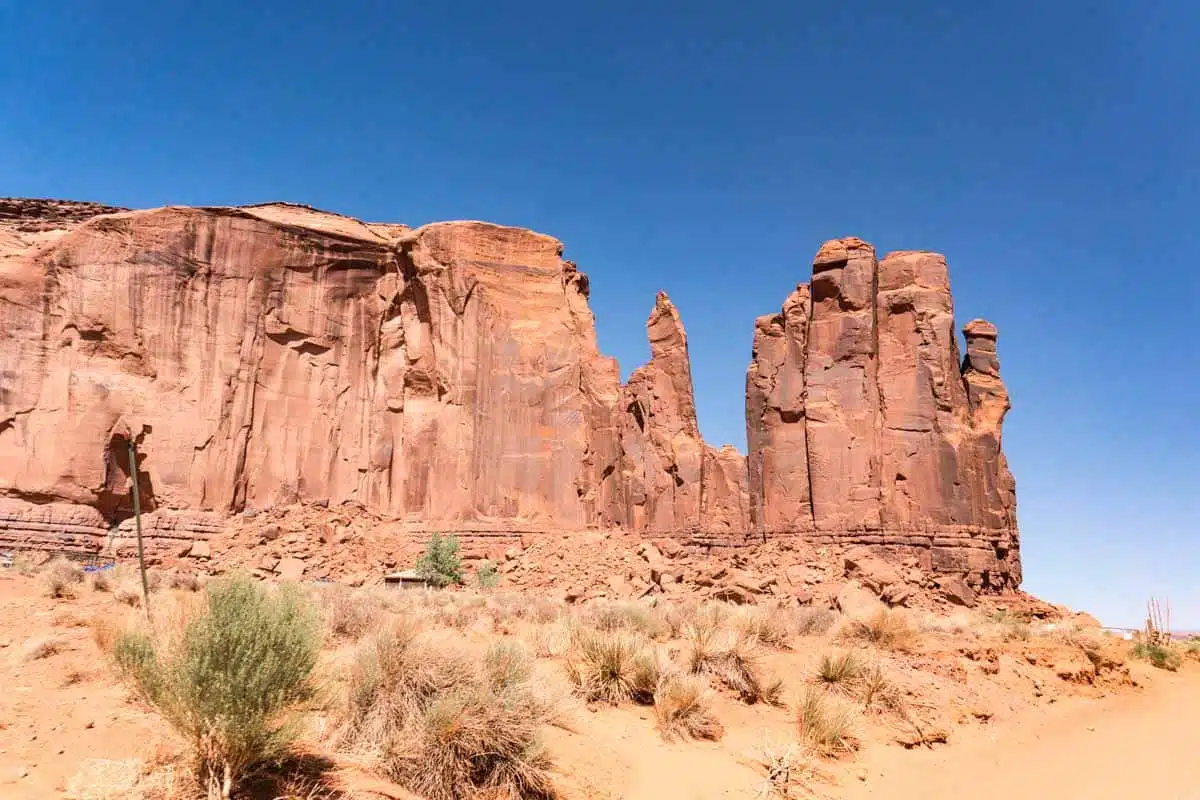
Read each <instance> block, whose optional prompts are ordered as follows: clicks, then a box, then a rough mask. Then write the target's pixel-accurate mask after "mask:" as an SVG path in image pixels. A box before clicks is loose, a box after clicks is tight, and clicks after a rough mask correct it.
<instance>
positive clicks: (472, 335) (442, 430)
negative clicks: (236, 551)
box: [0, 199, 1020, 588]
mask: <svg viewBox="0 0 1200 800" xmlns="http://www.w3.org/2000/svg"><path fill="white" fill-rule="evenodd" d="M813 273H814V274H813V280H812V282H811V284H804V285H801V286H800V287H798V288H797V290H796V292H795V293H793V295H792V296H791V297H790V298H788V300H787V302H786V303H785V304H784V307H783V310H782V311H781V313H780V314H777V315H771V316H768V317H762V318H760V319H759V320H758V321H757V323H756V326H755V334H754V357H753V363H752V365H751V368H750V373H749V375H748V379H747V432H748V444H749V456H748V457H743V456H742V455H741V454H739V453H738V452H737V451H736V450H734V449H733V448H730V447H724V448H720V449H717V448H713V447H711V446H709V445H708V444H706V443H705V442H704V441H703V439H702V437H701V436H700V432H699V426H698V424H697V419H696V406H695V398H694V393H693V387H692V379H691V367H690V357H689V352H688V343H687V336H686V333H685V331H684V327H683V324H682V321H681V319H680V316H679V313H678V311H677V309H676V308H675V307H674V305H673V304H672V303H671V301H670V299H669V298H668V297H667V296H666V295H665V294H662V293H660V294H659V296H658V298H657V300H656V302H655V306H654V309H653V311H652V313H651V315H650V318H649V320H648V322H647V333H648V338H649V342H650V351H651V359H650V361H649V362H648V363H647V364H645V365H643V366H641V367H639V368H638V369H637V370H635V371H634V372H633V374H632V375H631V377H630V379H629V381H628V382H627V383H626V384H624V385H622V384H621V382H620V373H619V370H618V367H617V364H616V362H615V361H614V360H613V359H611V358H608V357H605V356H603V355H602V354H600V352H599V350H598V348H597V345H596V332H595V322H594V319H593V316H592V312H591V310H590V308H589V306H588V279H587V276H586V275H585V274H584V273H583V272H581V271H579V270H578V269H577V268H576V266H575V265H574V264H572V263H571V262H569V261H565V260H563V258H562V245H561V243H559V242H558V241H557V240H555V239H553V238H551V237H548V236H544V235H541V234H537V233H533V232H531V231H528V230H524V229H518V228H506V227H501V226H497V225H491V224H487V223H482V222H448V223H435V224H431V225H427V226H424V227H422V228H418V229H415V230H413V229H409V228H407V227H406V226H403V225H394V224H375V223H363V222H360V221H358V220H354V219H350V218H347V217H342V216H339V215H336V214H329V213H326V212H320V211H316V210H314V209H310V208H307V207H304V206H295V205H289V204H268V205H260V206H248V207H242V208H188V207H169V208H162V209H153V210H145V211H126V210H122V209H116V208H112V207H106V206H98V205H95V204H78V203H69V202H63V201H32V200H15V199H7V200H0V330H2V331H3V334H2V338H0V501H2V502H0V546H2V545H4V544H11V545H17V546H23V547H41V548H47V549H75V550H80V551H97V550H100V549H104V548H110V549H111V548H113V547H116V548H117V549H121V548H122V547H125V546H126V545H127V543H128V541H129V538H128V535H129V533H130V531H131V530H132V529H131V527H130V525H131V522H132V521H131V520H130V515H131V496H130V483H131V481H130V474H131V471H132V470H131V467H130V463H129V450H130V445H131V443H132V446H133V448H134V450H135V452H136V454H137V458H138V486H139V489H140V494H141V499H142V507H143V509H144V511H145V512H146V514H145V516H144V519H143V527H144V530H145V532H146V537H147V540H148V541H150V542H151V546H152V547H157V548H178V547H184V546H186V543H187V542H190V541H191V540H193V539H203V538H205V537H206V536H207V535H208V534H209V533H211V532H212V531H213V530H216V529H218V528H219V526H220V525H221V524H222V523H221V520H222V519H223V518H224V517H225V516H227V515H229V514H232V513H236V512H241V511H244V510H250V511H252V510H254V509H264V508H270V507H276V506H281V505H287V504H292V503H318V504H322V505H339V504H348V505H354V504H357V505H359V506H361V507H363V508H364V509H366V510H369V511H370V512H372V513H375V514H379V515H381V516H382V517H386V518H388V519H391V520H393V521H395V523H396V524H397V527H398V529H399V530H403V531H408V532H410V533H411V535H412V536H424V535H426V534H427V532H428V531H431V530H442V531H460V532H463V533H464V534H466V538H467V539H468V540H471V541H473V540H476V539H477V540H479V541H481V542H498V541H502V540H505V539H511V538H514V537H517V536H519V535H520V534H522V533H525V534H526V535H527V536H528V535H535V534H536V533H537V532H547V531H583V530H589V529H608V528H621V529H626V530H630V531H635V532H645V533H653V534H655V535H666V536H674V537H676V538H678V539H680V540H683V541H686V542H691V543H694V544H697V545H710V546H712V545H719V546H726V545H728V546H736V545H738V544H742V543H747V542H752V541H761V540H762V539H763V538H769V537H790V536H801V537H805V538H806V539H809V540H811V541H813V542H815V543H829V544H831V545H841V544H848V543H866V544H873V545H876V546H877V548H878V549H880V550H881V551H884V552H887V551H889V550H895V551H897V552H899V550H904V551H905V553H907V554H912V553H917V554H918V555H919V556H920V559H921V560H922V561H923V562H925V563H926V564H927V565H928V566H930V567H931V568H932V569H935V570H942V571H947V572H954V573H961V574H963V575H965V576H968V577H969V579H970V580H972V581H973V582H974V583H975V584H976V585H984V586H988V587H995V588H1002V587H1006V586H1012V585H1015V584H1016V583H1018V582H1019V576H1020V572H1019V558H1018V555H1017V553H1018V550H1017V536H1016V521H1015V500H1014V489H1013V483H1012V478H1011V476H1010V475H1009V473H1008V470H1007V467H1006V465H1005V463H1004V457H1003V454H1002V453H1001V451H1000V426H1001V423H1002V421H1003V417H1004V413H1005V411H1006V410H1007V408H1008V398H1007V393H1006V392H1005V390H1004V386H1003V383H1002V382H1001V381H1000V378H999V371H998V362H997V360H996V356H995V352H996V351H995V340H996V333H995V329H994V328H993V327H992V326H990V325H988V324H987V323H983V322H982V321H977V322H975V323H972V324H971V325H970V326H968V329H967V337H968V353H967V358H966V360H965V361H964V362H963V363H962V364H961V365H960V364H959V359H958V352H957V344H956V342H955V337H954V332H953V320H952V306H951V300H950V293H949V283H948V278H947V274H946V266H945V260H944V259H942V258H941V257H940V256H936V255H933V254H925V253H900V254H893V255H892V256H889V257H887V258H885V259H883V261H877V260H876V258H875V255H874V251H873V250H872V249H871V248H870V246H869V245H866V244H865V243H863V242H861V241H859V240H855V239H846V240H839V241H837V242H831V243H828V244H827V245H825V246H824V247H822V248H821V251H820V253H819V254H818V257H817V259H816V262H815V264H814V268H813Z"/></svg>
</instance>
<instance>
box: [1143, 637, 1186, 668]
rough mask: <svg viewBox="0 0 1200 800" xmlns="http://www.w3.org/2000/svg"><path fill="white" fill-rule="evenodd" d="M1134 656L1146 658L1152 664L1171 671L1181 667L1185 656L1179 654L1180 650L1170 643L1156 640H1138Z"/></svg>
mask: <svg viewBox="0 0 1200 800" xmlns="http://www.w3.org/2000/svg"><path fill="white" fill-rule="evenodd" d="M1133 656H1134V658H1141V659H1145V660H1146V661H1149V662H1150V663H1151V665H1153V666H1155V667H1158V668H1159V669H1165V670H1168V671H1170V672H1174V671H1176V670H1177V669H1179V667H1180V665H1181V664H1182V663H1183V657H1182V656H1181V655H1180V654H1179V651H1178V650H1176V649H1175V648H1174V647H1172V646H1170V645H1164V644H1158V643H1156V642H1138V643H1137V644H1136V645H1134V647H1133Z"/></svg>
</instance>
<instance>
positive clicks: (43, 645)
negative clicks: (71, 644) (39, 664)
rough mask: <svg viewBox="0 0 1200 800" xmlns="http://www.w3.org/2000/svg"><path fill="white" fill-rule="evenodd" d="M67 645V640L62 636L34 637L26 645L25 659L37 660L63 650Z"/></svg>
mask: <svg viewBox="0 0 1200 800" xmlns="http://www.w3.org/2000/svg"><path fill="white" fill-rule="evenodd" d="M65 645H66V640H64V639H63V638H62V637H61V636H42V637H39V638H37V639H32V640H30V641H29V642H28V643H27V644H26V645H25V660H26V661H36V660H38V659H41V658H49V657H50V656H52V655H54V654H55V653H58V652H61V651H62V649H63V647H64V646H65Z"/></svg>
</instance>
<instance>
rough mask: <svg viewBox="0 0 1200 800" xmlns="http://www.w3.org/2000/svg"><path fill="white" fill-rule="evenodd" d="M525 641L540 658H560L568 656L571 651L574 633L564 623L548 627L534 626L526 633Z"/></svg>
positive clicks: (548, 625) (553, 623) (550, 624)
mask: <svg viewBox="0 0 1200 800" xmlns="http://www.w3.org/2000/svg"><path fill="white" fill-rule="evenodd" d="M525 639H526V641H528V642H529V646H530V647H532V648H533V652H534V655H536V656H537V657H538V658H558V657H559V656H562V655H566V653H567V651H568V650H569V649H570V647H571V639H572V633H571V628H570V626H568V625H566V624H564V623H562V622H551V623H549V624H546V625H534V626H533V627H532V628H530V629H529V630H528V631H527V632H526V635H525Z"/></svg>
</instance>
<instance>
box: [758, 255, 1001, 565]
mask: <svg viewBox="0 0 1200 800" xmlns="http://www.w3.org/2000/svg"><path fill="white" fill-rule="evenodd" d="M965 334H966V337H967V343H968V353H967V358H966V360H965V361H964V362H962V363H961V364H960V361H959V355H958V344H957V341H956V339H955V335H954V309H953V303H952V300H951V295H950V283H949V276H948V272H947V266H946V260H945V258H943V257H942V256H940V255H937V254H935V253H923V252H922V253H919V252H900V253H892V254H890V255H888V256H887V257H885V258H884V259H883V260H882V261H879V260H877V259H876V256H875V251H874V249H873V248H871V246H870V245H868V244H866V243H865V242H863V241H861V240H859V239H841V240H836V241H831V242H827V243H826V244H825V245H823V246H822V247H821V249H820V251H819V252H818V253H817V256H816V258H815V259H814V262H813V278H812V283H811V285H804V284H801V285H800V286H799V287H797V289H796V291H795V292H793V293H792V295H791V296H790V297H789V298H788V299H787V301H786V302H785V303H784V306H783V310H782V311H781V312H780V313H779V314H774V315H770V316H765V317H760V318H759V319H758V321H757V322H756V325H755V338H754V351H753V360H752V362H751V364H750V367H749V370H748V372H747V378H746V413H747V437H748V442H749V448H750V454H749V463H748V476H749V483H750V486H749V492H750V517H751V524H752V526H753V527H754V528H755V529H756V530H758V531H760V532H761V533H762V535H763V536H764V537H769V536H780V535H793V534H800V535H804V536H806V537H808V538H810V539H814V540H816V541H828V542H830V543H839V544H871V545H876V546H880V547H882V548H883V549H885V550H886V549H890V550H893V551H895V552H897V553H899V552H918V553H920V554H921V556H922V560H923V561H924V562H925V565H926V566H927V567H929V568H932V569H933V570H935V571H945V572H961V573H963V574H966V575H968V576H969V577H970V580H971V582H972V583H974V584H975V585H977V586H983V587H987V588H1000V587H1009V586H1015V585H1017V584H1019V582H1020V560H1019V555H1018V550H1017V530H1016V507H1015V506H1016V501H1015V487H1014V483H1013V479H1012V476H1011V474H1010V473H1009V471H1008V467H1007V464H1006V463H1005V461H1004V457H1003V454H1002V453H1001V452H1000V435H1001V425H1002V424H1003V420H1004V415H1005V413H1006V412H1007V410H1008V407H1009V404H1008V394H1007V392H1006V391H1005V389H1004V384H1003V383H1002V382H1001V381H1000V377H999V364H998V361H997V359H996V348H995V344H996V329H995V327H994V326H992V325H990V324H989V323H986V322H983V321H982V320H976V321H974V322H972V323H970V324H969V325H967V326H966V329H965Z"/></svg>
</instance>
